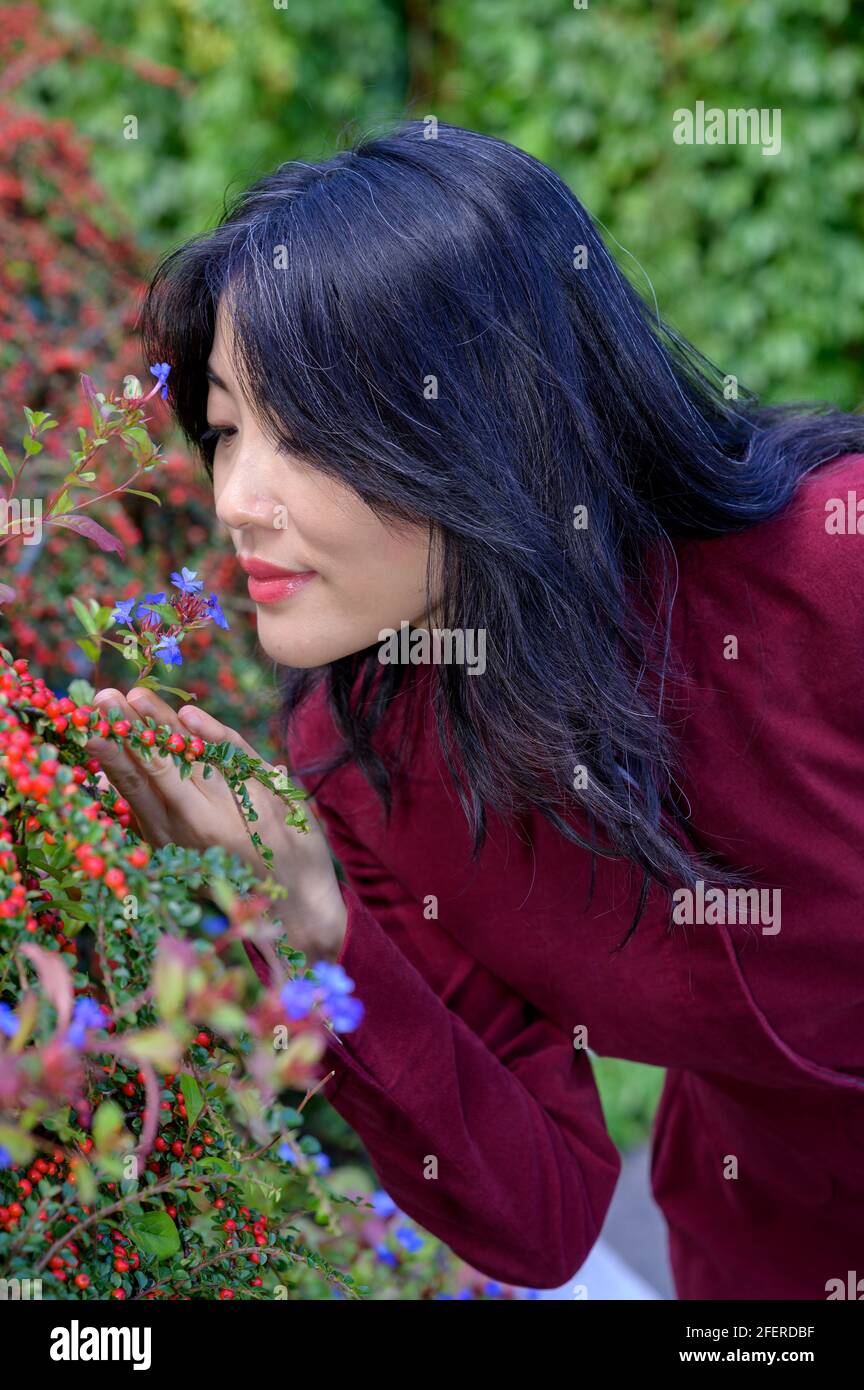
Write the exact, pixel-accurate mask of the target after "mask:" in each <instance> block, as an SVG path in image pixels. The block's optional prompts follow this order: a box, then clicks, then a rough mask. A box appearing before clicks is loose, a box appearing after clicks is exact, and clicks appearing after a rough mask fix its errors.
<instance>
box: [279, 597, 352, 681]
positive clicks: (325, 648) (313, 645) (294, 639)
mask: <svg viewBox="0 0 864 1390" xmlns="http://www.w3.org/2000/svg"><path fill="white" fill-rule="evenodd" d="M285 626H286V625H285V623H284V620H283V622H282V623H280V622H279V621H278V620H277V619H276V617H275V614H274V615H273V618H272V619H271V620H269V621H268V619H267V618H266V617H264V615H263V614H262V612H261V610H260V609H259V610H258V645H259V646H260V647H261V649H262V651H263V652H264V653H265V654H266V655H267V656H268V657H269V658H270V660H271V661H275V662H277V663H278V664H279V665H280V666H296V667H298V668H300V669H303V670H305V669H308V668H311V667H313V666H326V665H328V664H329V663H330V662H331V661H338V660H339V658H340V657H343V656H350V655H351V654H352V652H358V651H362V649H363V646H364V645H365V643H363V642H360V641H357V642H355V643H352V641H351V640H350V639H347V638H344V637H343V638H342V639H339V638H336V637H332V638H328V637H326V636H324V635H323V634H322V633H320V632H318V633H305V634H302V635H301V634H297V635H295V634H294V633H289V632H286V631H285Z"/></svg>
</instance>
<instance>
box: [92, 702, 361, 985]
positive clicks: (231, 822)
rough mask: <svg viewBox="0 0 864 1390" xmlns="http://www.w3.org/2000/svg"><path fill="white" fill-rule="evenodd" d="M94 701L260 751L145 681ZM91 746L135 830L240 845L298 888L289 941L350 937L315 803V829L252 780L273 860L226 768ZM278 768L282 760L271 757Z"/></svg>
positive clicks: (281, 907)
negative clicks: (185, 767)
mask: <svg viewBox="0 0 864 1390" xmlns="http://www.w3.org/2000/svg"><path fill="white" fill-rule="evenodd" d="M94 704H96V705H97V706H99V708H100V709H101V710H102V711H103V712H107V710H109V709H113V708H118V709H120V710H121V717H122V718H125V719H132V720H134V719H144V718H146V717H147V716H148V715H149V716H152V718H153V719H155V720H156V722H157V724H168V725H170V727H171V728H172V730H174V731H175V732H176V733H180V734H185V735H191V734H198V736H199V737H200V738H203V739H206V740H208V741H209V742H220V741H222V740H223V739H227V740H229V741H230V742H231V743H234V744H236V745H237V747H238V748H241V749H242V750H243V751H244V752H246V753H248V754H250V755H251V756H252V757H257V754H256V753H255V750H254V749H253V748H251V747H250V746H249V744H248V743H247V742H246V740H245V739H243V738H241V737H240V735H239V734H237V733H235V732H234V730H233V729H229V728H227V727H226V726H225V725H224V724H220V723H219V721H218V720H216V719H213V718H211V716H210V715H209V714H207V713H205V711H204V710H201V709H198V708H196V707H195V706H194V705H184V706H183V708H182V709H181V710H180V712H179V714H177V713H175V711H174V710H173V709H172V708H171V706H170V705H167V704H166V703H165V701H164V700H161V699H159V697H158V696H157V695H155V694H154V693H153V691H152V690H147V689H145V688H143V687H141V686H138V687H136V688H135V689H133V690H130V692H129V695H128V698H127V697H124V696H123V695H122V694H121V693H120V691H118V690H113V689H109V690H100V691H99V693H98V694H97V695H96V697H95V699H94ZM87 746H88V751H89V752H90V753H91V755H92V756H95V757H97V758H98V759H99V761H100V763H101V764H102V767H103V768H104V770H105V774H106V776H107V778H108V780H109V781H110V783H111V784H112V786H114V787H115V788H116V789H117V791H118V792H119V793H120V795H121V796H123V797H125V798H126V800H127V801H128V802H129V804H130V806H131V807H132V814H133V817H134V821H135V829H136V830H137V831H138V833H139V834H140V836H141V838H142V839H144V840H147V841H148V842H149V843H150V844H151V845H153V846H155V847H158V846H160V845H166V844H177V845H183V846H185V847H186V848H188V849H199V850H205V849H208V848H209V847H210V846H211V845H219V846H221V847H222V848H223V849H225V850H227V851H229V852H231V851H232V850H233V851H234V852H236V853H237V854H239V855H240V856H241V858H242V859H243V860H244V861H245V862H246V863H247V864H249V865H250V867H251V868H252V869H253V871H254V872H255V873H256V874H257V875H259V876H261V877H265V876H266V875H267V874H268V873H269V874H272V877H273V878H274V879H275V880H276V881H277V882H278V883H280V884H282V885H284V887H285V888H287V889H288V892H289V894H290V897H288V898H286V899H279V900H278V903H277V907H276V909H275V910H276V911H277V912H278V916H279V919H280V921H282V922H284V924H285V926H286V929H287V934H288V940H289V942H290V944H291V945H292V946H294V947H296V949H297V950H300V951H303V952H304V954H305V955H306V957H307V959H308V960H310V961H312V960H315V959H319V958H320V959H324V960H331V961H335V960H336V958H337V956H338V954H339V951H340V948H341V945H342V941H343V939H344V936H345V922H346V916H347V909H346V907H345V903H344V901H343V898H342V894H341V892H340V889H339V883H338V880H337V878H336V872H335V869H334V868H333V862H332V859H331V857H330V851H329V848H328V845H327V841H326V839H325V838H324V835H323V833H322V831H321V830H320V828H319V826H318V825H317V823H316V821H315V819H314V816H313V814H312V813H311V808H310V807H309V803H308V802H306V803H304V805H305V807H306V808H307V809H308V811H309V814H308V816H307V819H308V821H309V831H308V833H306V834H303V833H302V832H298V831H297V830H295V829H293V828H292V827H291V826H286V824H285V815H286V810H287V808H286V806H285V803H284V802H283V801H281V800H280V799H279V797H278V796H275V795H274V794H273V793H272V792H271V791H269V790H268V789H267V788H266V787H263V786H262V785H261V783H260V782H256V781H254V780H250V781H249V782H248V783H247V788H248V791H249V795H250V797H251V800H252V802H253V805H254V807H255V810H256V811H257V812H258V816H259V819H258V820H257V821H256V822H255V823H254V826H255V830H256V831H257V832H258V834H259V835H260V836H261V839H262V840H263V841H264V844H265V845H268V846H269V847H270V849H272V851H273V866H272V868H268V866H267V865H266V864H265V863H264V860H263V859H262V858H261V856H260V854H259V853H258V851H257V849H256V848H255V846H254V844H253V843H252V841H251V839H250V838H249V832H248V830H247V828H246V822H245V821H244V819H243V816H242V813H241V811H240V809H239V807H238V806H237V803H236V801H235V800H234V796H233V793H232V791H231V789H230V787H229V786H228V785H227V783H226V782H225V780H224V778H222V777H221V776H220V775H219V774H218V770H217V772H215V773H214V774H213V775H212V776H211V777H208V778H207V779H206V780H205V778H204V775H203V771H204V769H203V766H202V765H200V764H199V765H195V764H193V766H192V775H191V776H190V777H188V778H185V779H184V778H181V776H180V771H179V768H178V767H177V766H176V765H175V763H174V762H173V760H172V759H171V758H167V757H164V756H162V755H161V754H159V753H153V754H151V757H150V758H149V760H148V759H146V758H144V757H143V756H141V755H139V754H137V753H135V752H133V751H132V749H131V748H129V747H128V745H126V744H118V743H112V742H110V741H109V740H107V739H100V738H98V737H94V738H91V739H90V740H88V745H87ZM264 766H265V767H267V768H268V769H270V770H272V765H271V764H269V763H265V764H264Z"/></svg>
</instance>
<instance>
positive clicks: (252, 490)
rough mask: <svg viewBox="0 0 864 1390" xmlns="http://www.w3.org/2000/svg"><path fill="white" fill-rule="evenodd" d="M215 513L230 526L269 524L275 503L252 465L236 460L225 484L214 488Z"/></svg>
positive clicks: (271, 520) (234, 528)
mask: <svg viewBox="0 0 864 1390" xmlns="http://www.w3.org/2000/svg"><path fill="white" fill-rule="evenodd" d="M214 500H215V504H216V515H217V517H218V518H219V520H220V521H221V522H222V523H223V525H225V526H227V527H229V529H230V530H234V531H239V530H241V529H242V528H243V527H244V526H272V525H273V524H274V523H273V517H274V515H275V513H276V508H277V503H276V500H275V499H274V498H273V496H272V495H271V492H270V490H269V489H268V488H266V487H265V486H263V483H262V481H261V480H256V478H255V475H254V473H253V471H252V469H251V468H249V469H246V468H244V467H243V466H242V465H241V464H239V462H238V464H235V466H234V467H232V469H231V473H230V475H229V476H228V477H227V478H226V479H225V482H224V484H223V485H222V486H221V487H219V488H217V489H216V490H215V499H214Z"/></svg>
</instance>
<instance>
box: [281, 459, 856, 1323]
mask: <svg viewBox="0 0 864 1390" xmlns="http://www.w3.org/2000/svg"><path fill="white" fill-rule="evenodd" d="M856 490H857V493H858V496H860V498H861V499H862V502H864V455H855V456H846V457H844V458H843V459H840V460H837V461H835V462H834V463H832V464H829V465H824V466H823V467H821V468H820V469H818V470H817V471H816V472H815V473H813V474H811V475H809V477H808V478H807V479H805V480H804V482H803V483H802V485H801V487H800V489H799V492H798V494H797V497H796V499H795V501H794V502H793V503H792V504H791V505H790V506H789V507H788V508H787V510H786V511H785V512H784V513H783V515H782V516H780V517H779V518H777V519H775V520H773V521H771V522H768V523H764V524H762V525H760V526H758V527H756V528H754V529H751V530H750V531H748V532H746V533H744V534H741V535H738V536H732V537H723V538H719V539H713V540H708V541H699V542H687V543H685V544H682V545H680V546H679V547H678V548H677V550H678V559H679V564H680V585H679V591H678V596H677V600H676V604H675V610H674V646H675V651H676V655H677V657H678V658H679V660H680V661H681V662H682V663H683V666H684V668H685V669H686V672H687V676H688V682H687V685H686V691H687V695H686V699H685V700H684V701H683V703H682V693H681V687H679V688H678V689H677V690H676V706H675V711H674V723H675V729H676V732H677V734H678V736H679V738H680V740H681V744H680V746H681V750H682V753H683V766H684V769H685V774H684V778H683V789H684V791H685V792H686V795H687V797H688V799H689V803H690V806H691V808H692V817H691V821H690V827H691V831H692V841H693V843H694V845H699V846H700V847H702V848H705V847H709V848H713V849H715V850H717V851H720V852H721V853H722V854H723V855H724V856H725V857H726V858H727V859H728V860H729V861H730V862H731V863H732V864H733V865H735V866H736V867H739V868H746V869H748V870H749V871H751V873H752V874H753V875H754V876H755V881H757V882H758V883H759V884H760V885H762V886H765V885H768V886H771V887H777V888H779V889H781V892H782V898H781V903H782V918H781V929H780V931H779V932H773V933H772V932H763V930H762V927H761V926H759V925H755V926H754V925H753V924H752V923H751V922H744V923H737V924H730V923H727V924H725V925H721V924H704V925H699V924H693V925H679V926H676V927H675V928H674V929H673V930H671V931H670V930H669V927H668V914H667V910H666V908H665V907H664V902H663V899H662V896H661V895H659V894H656V895H655V894H654V893H652V895H651V896H650V898H649V902H648V908H647V911H646V913H645V915H644V916H643V918H642V920H641V922H640V924H639V926H638V928H637V930H636V932H635V934H634V936H633V937H632V938H631V940H630V942H629V943H628V944H627V946H626V947H625V948H624V949H623V950H622V951H621V952H619V953H618V954H614V955H613V954H611V950H612V948H613V947H614V946H616V945H617V944H618V943H619V942H620V941H621V939H622V937H623V936H624V935H625V933H626V931H627V929H628V927H629V925H630V922H631V919H632V915H633V909H634V905H635V902H636V896H637V889H638V883H639V875H638V874H637V873H635V872H634V871H632V869H631V868H630V867H628V866H627V865H626V864H623V863H620V862H610V861H606V860H599V861H598V865H597V867H598V876H597V883H596V888H595V892H594V896H593V900H592V902H591V905H590V906H589V907H586V899H587V896H588V883H589V874H590V856H589V855H588V854H587V853H586V852H585V851H583V850H581V849H580V848H578V847H577V846H574V845H572V844H570V843H568V842H567V841H565V840H564V839H563V838H562V837H561V836H560V835H559V834H558V833H557V832H556V831H555V830H554V829H553V828H552V827H551V826H550V825H549V823H548V822H547V821H545V820H544V819H543V818H542V817H540V816H531V817H528V818H525V819H524V820H522V821H520V822H519V823H510V824H505V823H502V821H501V820H500V819H496V818H494V817H493V818H492V819H491V822H490V832H489V839H488V843H487V845H486V847H485V849H484V851H483V854H482V857H481V859H480V861H479V864H477V865H474V866H473V867H472V866H471V864H470V839H469V834H468V829H467V826H466V823H465V820H464V817H463V814H462V812H461V810H460V808H459V806H458V803H457V801H456V797H455V793H454V792H453V790H452V787H451V785H450V782H449V780H448V777H447V775H446V771H445V770H444V768H443V764H442V760H441V756H440V753H439V751H438V747H437V742H436V739H435V735H434V730H433V726H432V724H431V722H430V710H429V701H428V688H429V685H428V683H429V672H428V670H426V671H425V672H422V673H420V674H418V675H417V677H416V678H414V679H412V683H411V685H410V687H409V689H410V691H413V694H410V693H409V694H408V695H406V696H401V697H399V698H400V699H402V700H404V701H405V702H406V704H405V705H404V706H403V709H408V710H409V721H410V727H411V728H412V729H413V734H412V736H413V737H415V739H416V746H415V748H414V751H413V753H412V755H411V756H410V758H409V759H408V763H407V769H406V775H405V777H404V779H403V780H402V781H401V782H400V784H399V786H398V788H397V789H396V803H395V811H394V815H393V819H392V821H391V823H390V825H389V826H387V825H386V824H385V821H384V817H383V813H382V811H381V806H380V802H379V801H378V798H377V797H376V796H375V794H374V793H373V792H372V791H371V789H370V788H369V786H368V784H367V783H366V781H365V780H364V779H363V777H362V776H361V775H360V774H359V773H358V772H357V770H356V768H354V767H353V766H349V767H348V768H344V769H341V770H340V771H338V772H336V773H334V774H333V775H332V776H331V777H329V778H328V779H326V780H325V782H324V784H323V786H322V788H321V789H320V790H319V792H318V793H317V796H316V799H315V805H316V808H317V811H318V813H319V814H320V817H321V819H322V822H323V824H324V827H325V829H326V831H327V833H328V836H329V839H330V842H331V845H332V848H333V850H334V852H335V854H336V855H337V857H338V858H339V860H340V861H341V863H342V865H343V867H344V870H345V873H346V875H347V883H346V884H345V885H344V888H343V892H344V897H345V901H346V903H347V905H348V928H347V935H346V938H345V942H344V945H343V949H342V952H341V956H340V959H341V962H342V964H343V965H344V967H345V969H346V970H347V972H348V974H349V975H350V976H351V977H352V979H353V980H354V981H355V984H356V992H357V994H358V995H359V997H360V998H361V999H362V1000H363V1002H364V1004H365V1008H366V1012H365V1017H364V1019H363V1022H362V1023H361V1025H360V1026H359V1028H357V1030H356V1031H354V1032H352V1033H348V1034H345V1035H344V1037H343V1039H342V1041H341V1043H335V1042H334V1043H333V1044H331V1046H330V1048H329V1049H328V1053H327V1056H326V1058H325V1062H326V1065H327V1067H328V1069H329V1068H330V1067H332V1068H334V1069H335V1073H336V1075H335V1078H334V1080H333V1081H331V1082H330V1083H329V1086H328V1088H327V1090H326V1091H325V1094H328V1095H329V1098H330V1100H331V1101H332V1103H333V1105H334V1106H335V1108H336V1109H337V1110H338V1111H339V1112H340V1113H341V1114H342V1115H343V1116H344V1117H345V1119H346V1120H347V1121H348V1122H349V1124H351V1125H352V1126H353V1128H354V1129H355V1130H356V1131H357V1132H358V1134H359V1135H360V1136H361V1138H362V1140H363V1142H364V1143H365V1145H366V1147H367V1149H368V1151H369V1154H370V1156H371V1159H372V1162H373V1164H374V1166H375V1169H376V1171H377V1173H378V1176H379V1178H380V1181H381V1184H382V1186H383V1187H385V1188H386V1190H387V1191H388V1192H389V1193H390V1195H391V1196H392V1197H393V1199H394V1200H395V1201H396V1202H397V1203H398V1204H399V1206H400V1207H402V1208H403V1210H404V1211H406V1212H407V1213H408V1214H409V1215H411V1216H412V1217H414V1218H415V1219H416V1220H417V1221H418V1222H420V1223H421V1224H422V1225H423V1226H425V1227H426V1228H427V1229H428V1230H430V1231H432V1232H434V1233H435V1234H436V1235H438V1236H440V1237H441V1238H442V1239H443V1240H444V1241H446V1242H447V1243H448V1245H450V1246H452V1248H453V1249H454V1250H455V1251H456V1252H457V1253H458V1254H460V1255H462V1256H463V1257H464V1258H465V1259H466V1260H468V1261H469V1262H470V1263H471V1264H473V1265H475V1266H476V1267H477V1268H478V1269H479V1270H481V1271H483V1272H484V1273H486V1274H488V1275H491V1276H493V1277H496V1278H498V1279H501V1280H506V1281H510V1282H513V1283H517V1284H523V1285H529V1286H535V1287H541V1288H545V1287H555V1286H558V1285H560V1284H563V1283H565V1282H566V1281H567V1280H568V1279H569V1278H570V1277H571V1276H572V1275H573V1274H574V1273H575V1271H576V1270H577V1269H578V1268H579V1266H580V1265H581V1263H582V1262H583V1261H584V1259H585V1257H586V1256H587V1254H588V1252H589V1251H590V1249H591V1247H592V1244H593V1243H594V1241H595V1240H596V1238H597V1235H598V1233H599V1231H600V1227H601V1225H602V1223H603V1218H604V1215H605V1212H606V1209H607V1206H608V1204H609V1200H610V1197H611V1196H612V1192H613V1189H614V1187H615V1183H616V1179H617V1176H618V1172H619V1156H618V1153H617V1152H616V1149H615V1147H614V1145H613V1144H612V1142H611V1140H610V1138H609V1136H608V1134H607V1131H606V1126H605V1124H604V1120H603V1114H602V1110H601V1106H600V1102H599V1099H598V1095H597V1091H596V1088H595V1083H594V1079H593V1075H592V1069H591V1053H595V1054H598V1055H600V1056H610V1057H624V1058H631V1059H633V1060H635V1061H639V1062H650V1063H653V1064H655V1065H657V1066H661V1067H666V1068H668V1069H669V1070H668V1076H667V1080H666V1084H665V1088H664V1093H663V1097H662V1101H661V1105H660V1108H659V1112H658V1115H657V1119H656V1122H655V1129H654V1136H653V1158H652V1182H653V1188H654V1193H655V1196H656V1198H657V1201H658V1202H659V1204H660V1206H661V1208H662V1211H663V1213H664V1215H665V1218H666V1220H667V1223H668V1227H669V1233H670V1249H671V1258H672V1264H673V1269H674V1274H675V1280H676V1285H677V1289H678V1293H679V1296H680V1297H682V1298H710V1299H734V1298H769V1297H770V1298H784V1299H792V1298H803V1299H823V1298H826V1297H827V1296H828V1290H827V1289H826V1285H828V1284H829V1281H831V1280H834V1279H839V1280H842V1281H843V1282H844V1284H845V1283H846V1282H847V1280H848V1275H849V1271H856V1277H864V950H862V947H864V893H862V879H864V843H862V834H864V711H862V671H864V604H862V599H864V535H862V536H858V535H856V534H846V535H842V534H841V535H832V534H829V532H828V531H827V530H826V501H827V500H828V499H830V498H842V499H844V502H845V499H846V498H847V494H848V493H849V492H850V491H852V492H855V491H856ZM862 511H864V507H862ZM862 525H864V522H862ZM730 636H731V637H735V638H737V659H729V658H728V655H727V654H728V653H729V651H730V643H729V642H728V640H727V639H728V638H729V637H730ZM476 679H483V677H482V676H478V677H476ZM424 692H425V698H424ZM395 703H396V704H398V703H399V702H398V701H397V702H395ZM395 717H396V716H395V715H394V719H395ZM383 736H384V737H386V731H385V733H384V735H383ZM334 740H335V735H334V732H333V728H332V724H331V722H330V718H329V715H328V714H327V712H326V708H325V706H324V704H323V701H322V700H321V698H320V696H319V695H318V694H316V695H313V696H312V697H311V698H310V700H308V701H307V702H306V705H305V706H304V707H303V708H302V709H301V711H300V712H299V715H298V717H297V718H296V720H295V724H294V728H293V731H292V737H291V739H290V741H289V742H290V753H291V758H292V762H293V764H294V766H295V767H296V766H299V765H301V764H303V763H305V762H306V761H307V760H308V759H312V758H314V757H316V756H318V755H319V754H320V753H321V752H322V751H323V750H326V749H327V748H328V747H330V746H331V744H332V743H333V742H334ZM303 780H305V781H306V782H307V785H310V786H312V785H313V784H314V781H315V779H313V778H312V777H308V778H304V779H303ZM436 904H437V907H436ZM436 913H437V915H436ZM580 1027H584V1028H587V1048H588V1050H586V1049H585V1048H581V1049H580V1048H574V1029H578V1028H580ZM432 1159H434V1160H435V1161H436V1163H435V1165H433V1164H432V1163H431V1161H430V1160H432ZM436 1168H437V1176H430V1174H432V1173H434V1172H435V1171H436ZM862 1288H864V1285H862ZM589 1295H590V1290H589Z"/></svg>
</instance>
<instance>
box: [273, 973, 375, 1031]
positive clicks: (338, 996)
mask: <svg viewBox="0 0 864 1390" xmlns="http://www.w3.org/2000/svg"><path fill="white" fill-rule="evenodd" d="M312 973H313V976H314V979H312V980H289V981H288V983H287V984H285V985H283V986H282V992H281V994H280V998H281V1000H282V1003H283V1005H284V1007H285V1012H286V1013H287V1014H288V1017H289V1018H291V1019H295V1020H296V1019H300V1018H306V1017H308V1015H309V1014H311V1012H312V1010H313V1009H314V1008H315V1006H316V1004H319V1005H320V1006H321V1010H322V1012H323V1014H324V1015H325V1017H327V1018H329V1019H330V1021H331V1023H332V1025H333V1027H334V1028H335V1030H336V1032H337V1033H350V1032H351V1031H352V1029H354V1028H356V1027H357V1025H358V1023H359V1022H360V1020H361V1019H362V1017H363V1005H362V1004H361V1002H360V1000H359V999H354V998H353V996H352V995H351V990H353V988H354V981H353V980H352V979H349V977H348V976H347V975H346V973H345V971H344V970H343V968H342V966H341V965H332V964H331V963H330V962H329V961H319V962H318V963H317V965H314V966H313V967H312Z"/></svg>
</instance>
